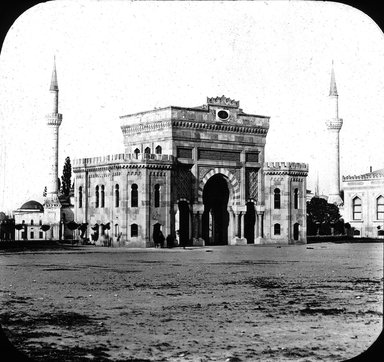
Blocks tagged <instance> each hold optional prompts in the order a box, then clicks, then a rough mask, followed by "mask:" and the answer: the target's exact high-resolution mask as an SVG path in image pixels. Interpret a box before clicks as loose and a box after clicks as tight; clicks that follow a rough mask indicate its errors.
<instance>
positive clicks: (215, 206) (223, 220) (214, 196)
mask: <svg viewBox="0 0 384 362" xmlns="http://www.w3.org/2000/svg"><path fill="white" fill-rule="evenodd" d="M228 200H229V188H228V183H227V180H226V179H225V177H224V175H222V174H216V175H213V176H212V177H210V178H209V180H208V181H207V182H206V184H205V186H204V189H203V204H204V212H203V218H202V236H203V239H204V240H205V245H226V244H228V225H229V213H228V210H227V209H228Z"/></svg>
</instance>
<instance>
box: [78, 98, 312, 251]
mask: <svg viewBox="0 0 384 362" xmlns="http://www.w3.org/2000/svg"><path fill="white" fill-rule="evenodd" d="M120 120H121V130H122V132H123V136H124V146H125V153H124V154H117V155H110V156H105V157H95V158H84V159H77V160H74V161H73V173H74V178H75V180H74V181H75V187H74V193H75V202H74V205H75V207H74V220H75V221H76V222H77V223H88V230H87V234H86V236H87V237H89V238H90V239H93V240H94V241H95V242H99V243H100V242H105V240H106V239H107V240H109V241H111V242H112V244H113V245H121V246H122V245H124V246H131V247H149V246H153V245H154V240H153V235H154V233H157V232H158V231H159V230H161V231H162V233H163V234H164V236H165V237H166V236H168V235H171V236H172V237H174V238H175V239H177V241H178V243H179V244H180V245H216V244H228V245H236V244H247V243H251V244H254V243H270V242H284V243H288V242H289V243H291V242H297V243H299V242H300V243H302V242H305V241H306V225H305V220H304V221H303V215H305V214H306V204H305V202H302V200H305V190H306V189H305V178H306V175H307V173H308V166H307V165H303V164H295V163H287V164H282V163H281V164H275V165H271V164H267V165H266V168H264V169H263V165H264V148H265V143H266V136H267V132H268V129H269V117H265V116H259V115H253V114H247V113H245V112H243V110H242V109H241V108H240V106H239V102H238V101H234V100H232V99H229V98H226V97H224V96H223V97H216V98H207V103H206V104H205V105H203V106H201V107H195V108H182V107H173V106H172V107H166V108H161V109H155V110H152V111H147V112H141V113H136V114H132V115H126V116H121V117H120ZM274 168H281V169H282V172H283V173H284V175H282V178H283V180H282V181H277V180H274V179H273V178H272V177H271V175H272V174H271V172H272V169H274ZM267 175H268V177H267ZM265 182H267V185H268V187H267V189H266V188H265ZM278 182H281V185H282V186H281V190H282V192H283V193H284V196H283V197H282V200H285V198H286V199H287V200H288V199H289V200H290V199H292V197H293V196H292V192H294V190H298V191H297V192H298V194H297V197H298V198H299V200H300V202H299V203H298V208H297V209H292V208H290V209H289V210H288V207H289V203H288V202H286V201H283V203H282V205H284V207H282V208H281V209H280V210H279V211H273V212H272V211H270V207H269V206H267V205H266V202H267V201H268V202H269V200H270V190H271V188H272V187H273V185H274V183H276V184H275V186H276V185H278ZM278 214H280V218H281V233H280V237H279V238H276V237H271V233H270V225H272V221H271V220H270V219H271V217H277V215H278ZM304 219H305V218H304ZM295 223H299V224H300V228H299V237H298V238H294V237H293V232H292V231H291V229H292V225H294V224H295ZM274 236H275V235H274Z"/></svg>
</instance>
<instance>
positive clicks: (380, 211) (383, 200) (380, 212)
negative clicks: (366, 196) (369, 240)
mask: <svg viewBox="0 0 384 362" xmlns="http://www.w3.org/2000/svg"><path fill="white" fill-rule="evenodd" d="M376 209H377V220H384V197H383V196H379V197H378V198H377V200H376Z"/></svg>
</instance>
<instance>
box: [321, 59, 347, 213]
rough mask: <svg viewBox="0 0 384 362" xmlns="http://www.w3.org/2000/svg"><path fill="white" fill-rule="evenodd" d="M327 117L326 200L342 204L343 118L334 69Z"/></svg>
mask: <svg viewBox="0 0 384 362" xmlns="http://www.w3.org/2000/svg"><path fill="white" fill-rule="evenodd" d="M329 106H330V107H329V109H330V114H329V119H328V120H327V121H326V123H325V124H326V126H327V130H328V139H329V157H328V167H327V170H328V173H329V189H328V202H329V203H330V204H336V205H338V206H340V205H342V204H343V200H342V199H341V197H340V141H339V133H340V130H341V127H342V125H343V120H342V119H341V118H339V95H338V93H337V88H336V79H335V71H334V69H333V61H332V71H331V86H330V89H329Z"/></svg>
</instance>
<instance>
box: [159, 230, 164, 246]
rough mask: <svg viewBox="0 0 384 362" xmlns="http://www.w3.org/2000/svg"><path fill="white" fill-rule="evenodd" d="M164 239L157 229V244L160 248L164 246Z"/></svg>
mask: <svg viewBox="0 0 384 362" xmlns="http://www.w3.org/2000/svg"><path fill="white" fill-rule="evenodd" d="M164 240H165V237H164V235H163V233H162V232H161V230H160V231H159V245H160V248H162V247H163V246H164Z"/></svg>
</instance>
